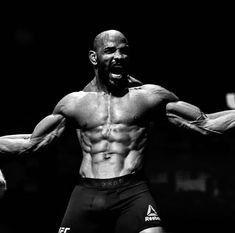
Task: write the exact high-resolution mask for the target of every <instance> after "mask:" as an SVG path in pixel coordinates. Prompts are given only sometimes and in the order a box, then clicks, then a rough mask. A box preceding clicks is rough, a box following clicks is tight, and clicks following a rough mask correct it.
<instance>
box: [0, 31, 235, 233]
mask: <svg viewBox="0 0 235 233" xmlns="http://www.w3.org/2000/svg"><path fill="white" fill-rule="evenodd" d="M89 59H90V61H91V63H92V65H93V67H94V73H95V77H94V79H93V80H92V81H91V82H90V83H89V84H88V85H87V86H86V87H85V88H84V90H83V91H79V92H73V93H70V94H68V95H66V96H65V97H64V98H62V99H61V100H60V101H59V103H58V104H57V105H56V107H55V109H54V111H53V113H52V114H51V115H49V116H47V117H45V118H44V119H43V120H42V121H41V122H39V124H38V125H37V126H36V127H35V129H34V131H33V133H32V134H22V135H10V136H3V137H0V153H1V154H18V155H19V154H23V153H32V152H34V151H36V150H38V149H40V148H42V147H45V146H46V145H48V144H49V143H50V142H52V141H53V140H54V139H56V138H59V137H60V136H61V135H62V133H63V132H64V131H65V130H66V129H68V128H69V127H71V126H72V127H73V128H75V129H76V135H77V137H78V139H79V142H80V146H81V149H82V156H83V158H82V162H81V165H80V168H79V174H80V179H79V184H78V185H77V186H76V187H75V188H74V190H73V193H72V195H71V199H70V202H69V204H68V207H67V210H66V213H65V215H64V218H63V220H62V223H61V227H60V229H59V232H67V233H74V232H76V233H78V232H79V233H80V232H82V233H88V232H89V233H91V232H94V233H97V232H106V230H107V232H115V233H124V232H125V233H136V232H141V233H161V232H163V227H162V225H161V219H160V217H159V215H158V212H157V205H156V203H155V201H154V200H153V197H152V196H151V194H150V191H149V188H148V184H147V181H146V178H145V176H144V174H143V172H142V160H143V156H144V149H145V147H146V143H147V139H148V132H149V128H150V125H151V124H152V123H153V122H158V121H160V119H162V118H163V117H165V118H166V119H168V120H169V122H171V123H173V124H175V125H177V126H179V127H184V128H187V129H190V130H193V131H196V132H199V133H201V134H204V135H207V134H221V133H223V132H225V131H226V130H229V129H232V128H234V125H235V111H233V110H230V111H222V112H218V113H213V114H204V113H202V112H201V110H200V109H199V108H197V107H196V106H193V105H191V104H188V103H185V102H183V101H180V100H179V99H178V97H177V96H176V95H175V94H173V93H172V92H170V91H168V90H166V89H164V88H163V87H161V86H157V85H149V84H148V85H143V84H142V83H141V82H140V81H138V80H136V79H134V78H133V77H131V76H130V75H129V73H128V63H129V45H128V41H127V38H126V37H125V36H124V35H123V34H122V33H121V32H119V31H116V30H107V31H104V32H101V33H100V34H99V35H97V36H96V38H95V39H94V44H93V49H92V50H91V51H90V52H89ZM106 228H107V229H106Z"/></svg>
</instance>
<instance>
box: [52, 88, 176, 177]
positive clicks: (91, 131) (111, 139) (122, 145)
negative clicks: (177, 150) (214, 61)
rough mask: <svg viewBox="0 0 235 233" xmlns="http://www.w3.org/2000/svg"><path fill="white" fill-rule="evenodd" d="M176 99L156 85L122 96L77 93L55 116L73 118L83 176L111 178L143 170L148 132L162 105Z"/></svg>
mask: <svg viewBox="0 0 235 233" xmlns="http://www.w3.org/2000/svg"><path fill="white" fill-rule="evenodd" d="M176 99H177V98H176V97H175V96H174V95H173V94H172V93H170V92H168V91H166V90H164V89H163V88H161V87H158V86H154V85H143V86H139V87H133V88H130V89H129V90H128V92H127V93H126V94H125V95H124V96H122V97H115V96H112V95H110V94H107V93H105V92H92V91H91V92H84V91H82V92H77V93H72V94H70V95H68V96H66V97H65V98H64V99H62V100H61V102H60V103H59V104H58V107H56V110H55V112H56V114H61V115H63V116H64V117H66V118H69V119H71V120H72V121H73V122H74V125H75V127H76V131H77V136H78V138H79V141H80V145H81V148H82V153H83V160H82V163H81V167H80V174H81V175H82V176H83V177H92V178H111V177H118V176H123V175H126V174H130V173H133V172H135V171H136V170H139V169H140V168H141V167H142V158H143V152H144V149H145V145H146V141H147V135H148V129H149V125H150V123H151V121H153V120H154V121H156V120H157V119H156V117H157V116H154V115H151V113H153V112H157V111H158V110H159V111H161V110H162V109H160V106H161V103H163V102H164V101H166V100H167V101H169V100H176Z"/></svg>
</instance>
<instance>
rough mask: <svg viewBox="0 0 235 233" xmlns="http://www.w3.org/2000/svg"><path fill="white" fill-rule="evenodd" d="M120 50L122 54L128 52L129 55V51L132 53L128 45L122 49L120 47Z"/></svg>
mask: <svg viewBox="0 0 235 233" xmlns="http://www.w3.org/2000/svg"><path fill="white" fill-rule="evenodd" d="M120 52H121V53H122V54H126V55H129V53H130V51H129V48H128V47H124V48H121V49H120Z"/></svg>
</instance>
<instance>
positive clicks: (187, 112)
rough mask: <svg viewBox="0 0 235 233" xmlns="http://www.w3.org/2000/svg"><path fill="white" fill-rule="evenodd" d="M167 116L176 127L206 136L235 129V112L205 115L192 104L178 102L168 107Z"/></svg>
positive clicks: (169, 104)
mask: <svg viewBox="0 0 235 233" xmlns="http://www.w3.org/2000/svg"><path fill="white" fill-rule="evenodd" d="M166 115H167V118H168V120H169V121H170V122H171V123H173V124H174V125H176V126H178V127H183V128H186V129H189V130H193V131H197V132H199V133H201V134H204V135H208V134H222V133H224V132H226V131H228V130H230V129H233V128H235V110H226V111H221V112H216V113H210V114H205V113H203V112H202V111H201V110H200V109H199V108H198V107H196V106H194V105H192V104H189V103H186V102H183V101H176V102H170V103H168V104H167V105H166Z"/></svg>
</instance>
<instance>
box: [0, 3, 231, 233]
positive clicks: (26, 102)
mask: <svg viewBox="0 0 235 233" xmlns="http://www.w3.org/2000/svg"><path fill="white" fill-rule="evenodd" d="M80 4H81V3H79V4H78V5H71V6H69V4H67V5H64V4H61V5H60V4H58V3H57V4H52V3H51V4H42V3H40V4H39V3H35V4H33V5H32V4H31V5H27V4H23V3H21V4H18V5H13V4H12V5H11V6H7V7H3V8H2V10H3V14H2V39H3V41H2V43H1V54H2V65H1V85H0V88H1V91H0V98H1V100H2V101H1V115H0V122H1V123H0V124H1V126H0V134H1V135H6V134H16V133H30V132H32V130H33V128H34V126H35V125H36V124H37V122H38V121H40V120H41V119H42V118H43V117H45V116H46V115H48V114H50V113H51V111H52V110H53V108H54V106H55V104H56V103H57V101H59V100H60V98H62V97H63V96H64V95H65V94H67V93H69V92H71V91H77V90H80V89H81V88H83V87H84V85H86V84H87V83H88V82H89V81H90V80H91V79H92V78H93V71H92V67H91V65H90V64H89V61H88V50H89V48H90V44H91V42H92V39H93V37H94V36H95V35H96V34H97V33H99V32H100V31H102V30H105V29H110V28H113V29H118V30H121V31H122V32H123V33H124V34H125V35H126V36H127V38H128V39H129V42H130V45H131V55H132V63H131V74H132V75H133V76H135V77H136V78H138V79H140V80H141V81H143V82H145V83H154V84H159V85H161V86H164V87H165V88H167V89H169V90H171V91H173V92H174V93H175V94H177V95H178V96H179V97H180V98H181V99H182V100H185V101H187V102H190V103H192V104H195V105H197V106H199V107H200V108H201V109H202V110H203V111H204V112H214V111H219V110H225V109H227V108H228V106H227V105H226V100H225V96H226V93H228V92H234V86H233V78H234V72H233V63H232V61H233V60H234V59H233V54H234V43H233V41H234V35H233V33H232V32H233V27H234V24H233V15H232V14H231V6H228V5H225V4H224V5H219V4H218V5H215V4H214V5H213V4H212V5H209V4H208V5H205V4H204V5H203V4H202V5H199V4H196V3H195V4H191V5H179V4H175V5H170V4H165V5H163V4H162V5H160V4H156V5H154V4H150V5H149V4H147V3H145V4H144V5H143V3H142V4H138V3H135V4H128V5H127V3H121V2H119V3H112V4H110V3H104V4H102V5H101V4H96V5H94V4H93V3H92V2H90V3H88V4H86V5H82V4H81V5H80ZM73 136H74V135H72V136H71V135H65V136H64V138H63V139H62V140H63V142H64V144H65V146H61V144H60V145H52V146H50V147H49V148H47V149H46V150H42V151H40V152H37V153H36V155H35V156H33V157H31V158H19V159H16V160H11V161H10V162H9V161H6V160H4V161H3V162H2V165H1V167H2V169H3V172H4V174H5V177H6V179H7V181H8V190H7V192H6V194H5V196H4V197H2V199H1V200H0V207H1V211H0V212H1V214H0V215H1V220H0V232H1V233H5V232H11V233H12V232H17V231H18V230H19V229H24V232H35V233H36V232H47V233H49V232H50V233H55V232H57V229H58V226H59V224H60V221H61V219H62V216H63V213H64V210H65V208H66V204H67V201H68V199H69V195H70V192H71V190H72V188H73V186H74V184H75V183H76V176H77V173H78V169H77V167H78V166H79V163H80V159H81V158H80V157H79V156H77V155H80V151H78V149H76V148H75V146H74V145H75V144H76V139H74V137H73ZM151 138H152V140H151V141H150V144H149V147H148V156H147V157H146V158H145V161H144V163H145V168H146V172H147V174H148V176H149V178H150V181H151V183H152V188H153V189H152V190H153V194H154V196H155V197H156V200H157V201H158V205H159V212H160V213H161V215H162V218H163V220H164V222H165V224H166V228H167V230H168V231H169V232H175V233H176V232H198V231H199V232H208V231H209V230H210V231H213V232H217V230H218V232H220V230H221V229H223V230H222V232H223V231H225V230H227V229H229V227H232V228H234V226H233V221H234V220H235V219H234V211H235V196H234V194H235V186H234V181H235V172H234V169H233V167H234V164H235V161H234V150H235V147H234V142H233V141H234V138H235V135H234V133H233V132H229V133H227V134H225V135H223V136H221V137H209V138H205V137H203V136H199V135H196V134H194V133H190V132H184V131H183V130H179V129H176V128H173V127H172V126H169V125H165V124H162V125H161V126H156V127H155V128H154V131H153V134H152V135H151ZM66 146H67V147H68V149H66Z"/></svg>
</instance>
